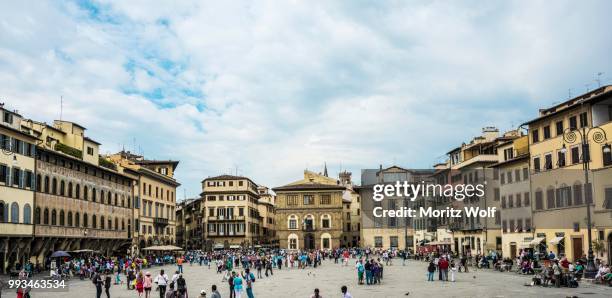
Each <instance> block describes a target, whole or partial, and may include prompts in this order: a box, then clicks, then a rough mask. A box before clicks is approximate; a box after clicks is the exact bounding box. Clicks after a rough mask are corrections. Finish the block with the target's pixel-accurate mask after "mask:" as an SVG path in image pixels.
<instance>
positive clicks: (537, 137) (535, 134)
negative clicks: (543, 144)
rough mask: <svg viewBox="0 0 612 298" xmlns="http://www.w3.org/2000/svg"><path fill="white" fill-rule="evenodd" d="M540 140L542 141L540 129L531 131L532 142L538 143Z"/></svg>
mask: <svg viewBox="0 0 612 298" xmlns="http://www.w3.org/2000/svg"><path fill="white" fill-rule="evenodd" d="M539 141H540V134H539V131H538V130H537V129H535V130H534V131H532V132H531V142H532V143H537V142H539Z"/></svg>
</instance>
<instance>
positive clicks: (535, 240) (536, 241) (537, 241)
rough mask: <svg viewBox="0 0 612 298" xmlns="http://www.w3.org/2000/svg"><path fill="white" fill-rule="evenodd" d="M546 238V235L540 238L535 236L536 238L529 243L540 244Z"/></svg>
mask: <svg viewBox="0 0 612 298" xmlns="http://www.w3.org/2000/svg"><path fill="white" fill-rule="evenodd" d="M544 239H545V238H544V237H538V238H535V239H533V240H531V242H530V243H529V244H531V245H538V244H540V243H542V241H544Z"/></svg>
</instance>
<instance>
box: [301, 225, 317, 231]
mask: <svg viewBox="0 0 612 298" xmlns="http://www.w3.org/2000/svg"><path fill="white" fill-rule="evenodd" d="M315 230H316V229H315V227H314V226H308V225H306V226H302V231H304V232H314V231H315Z"/></svg>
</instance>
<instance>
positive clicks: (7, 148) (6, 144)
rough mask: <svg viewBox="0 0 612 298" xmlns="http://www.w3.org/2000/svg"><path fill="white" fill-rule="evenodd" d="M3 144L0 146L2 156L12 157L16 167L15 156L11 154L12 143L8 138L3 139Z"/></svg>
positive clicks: (13, 153)
mask: <svg viewBox="0 0 612 298" xmlns="http://www.w3.org/2000/svg"><path fill="white" fill-rule="evenodd" d="M2 141H3V144H0V148H2V154H4V155H8V156H11V155H12V156H13V164H14V165H16V164H17V154H15V152H13V150H14V149H16V148H13V143H12V142H11V139H10V138H4V139H3V140H2Z"/></svg>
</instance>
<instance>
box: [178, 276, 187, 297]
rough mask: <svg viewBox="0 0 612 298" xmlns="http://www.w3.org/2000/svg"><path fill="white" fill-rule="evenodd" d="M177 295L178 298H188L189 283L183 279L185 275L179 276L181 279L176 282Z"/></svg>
mask: <svg viewBox="0 0 612 298" xmlns="http://www.w3.org/2000/svg"><path fill="white" fill-rule="evenodd" d="M176 294H177V297H178V298H185V297H187V282H186V281H185V278H183V274H179V277H178V279H177V280H176Z"/></svg>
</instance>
